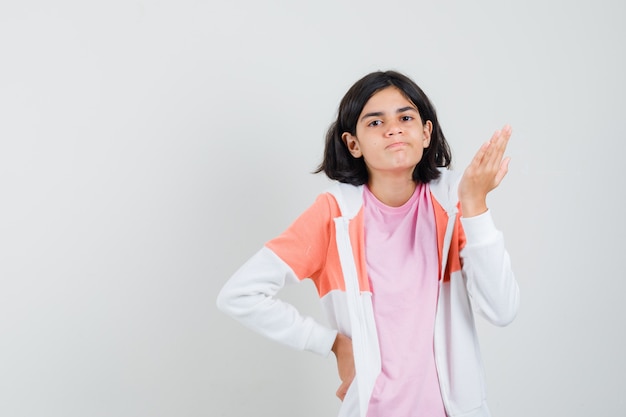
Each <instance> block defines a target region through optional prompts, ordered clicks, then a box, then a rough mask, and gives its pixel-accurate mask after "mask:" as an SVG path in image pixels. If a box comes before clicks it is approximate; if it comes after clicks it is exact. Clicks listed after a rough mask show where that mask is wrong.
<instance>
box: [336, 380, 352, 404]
mask: <svg viewBox="0 0 626 417" xmlns="http://www.w3.org/2000/svg"><path fill="white" fill-rule="evenodd" d="M349 386H350V384H349V383H348V382H346V381H343V382H342V383H341V385H340V386H339V388H338V389H337V392H336V393H335V395H337V397H338V398H339V399H340V400H341V401H343V399H344V398H345V397H346V394H347V393H348V387H349Z"/></svg>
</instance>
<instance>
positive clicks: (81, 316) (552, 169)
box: [0, 0, 626, 417]
mask: <svg viewBox="0 0 626 417" xmlns="http://www.w3.org/2000/svg"><path fill="white" fill-rule="evenodd" d="M625 12H626V6H625V4H624V3H623V2H620V1H610V0H600V1H594V2H569V1H559V0H542V1H539V0H529V1H524V2H512V1H495V0H493V1H486V0H482V1H478V2H466V1H446V2H437V1H430V2H425V1H424V2H423V1H408V0H391V1H387V2H381V1H375V2H374V1H369V0H368V1H335V0H319V1H315V2H294V1H266V2H259V1H253V0H244V1H239V2H237V1H233V2H217V1H209V2H207V1H202V0H194V1H191V0H184V1H173V0H161V1H119V0H118V1H107V2H104V1H102V2H85V1H55V2H46V1H42V0H39V1H7V0H5V1H3V2H2V3H0V415H2V416H6V417H32V416H42V417H48V416H50V417H53V416H54V417H85V416H89V417H99V416H120V417H121V416H123V417H147V416H150V417H161V416H168V417H169V416H177V417H180V416H185V417H196V416H212V417H214V416H215V417H217V416H285V417H287V416H289V417H292V416H302V417H307V416H311V417H313V416H332V415H335V413H336V411H337V409H338V407H339V401H338V400H337V399H336V398H335V397H334V392H335V389H336V388H337V384H338V382H339V380H338V377H337V375H336V371H335V367H334V358H332V357H329V358H321V357H318V356H315V355H314V354H310V353H303V352H296V351H292V350H290V349H289V348H285V347H283V346H280V345H277V344H275V343H273V342H269V341H267V340H265V339H263V338H262V337H260V336H258V335H256V334H255V333H253V332H251V331H249V330H247V329H244V328H243V327H242V326H240V325H239V324H237V323H236V322H235V321H233V320H232V319H230V318H228V317H225V316H223V315H222V314H220V313H219V312H218V311H217V309H216V308H215V297H216V295H217V291H218V290H219V289H220V288H221V286H222V285H223V283H224V282H225V281H226V279H228V277H229V276H230V275H231V274H232V273H233V272H234V271H235V270H236V269H237V268H238V267H239V265H241V264H242V263H243V262H244V261H245V260H246V259H247V258H248V257H249V256H251V255H252V254H253V253H254V252H255V251H256V250H258V249H259V248H260V247H261V245H262V244H263V243H264V242H265V241H267V240H269V239H270V238H272V237H274V236H275V235H277V234H278V233H280V232H281V231H282V230H283V229H284V228H285V227H287V226H288V225H289V223H290V222H291V221H293V220H294V219H295V218H296V216H297V215H298V214H299V213H300V212H301V211H302V210H304V209H305V208H306V207H307V206H308V205H309V204H311V203H312V202H313V199H314V198H315V196H316V195H317V194H318V193H319V192H320V191H322V190H323V189H324V188H325V187H326V186H327V185H328V182H327V181H326V180H325V179H324V177H322V176H320V175H312V174H310V172H311V171H313V170H314V169H315V167H316V166H317V164H318V163H319V161H320V157H321V153H322V149H323V136H324V133H325V130H326V128H327V127H328V125H329V123H330V122H331V121H332V119H333V117H334V116H335V114H336V113H335V112H336V109H337V105H338V103H339V100H340V98H341V96H342V95H343V94H344V93H345V91H346V90H347V88H348V87H349V86H350V85H351V84H352V83H353V82H355V81H356V80H357V79H358V78H360V77H361V76H363V75H365V74H366V73H368V72H370V71H373V70H378V69H383V70H384V69H396V70H399V71H402V72H404V73H406V74H407V75H409V76H410V77H412V78H413V79H414V80H415V81H416V82H417V83H418V84H420V86H422V88H423V89H424V90H425V91H426V92H427V94H428V95H429V96H430V98H431V99H432V101H433V102H434V103H435V106H436V107H437V110H438V112H439V116H440V120H441V123H442V126H443V129H444V132H445V133H446V136H447V138H448V140H449V142H450V143H451V145H452V149H453V152H454V159H455V167H456V168H457V169H462V168H463V167H464V166H465V164H466V163H467V162H468V161H469V159H470V158H471V156H472V155H473V153H474V151H475V150H476V149H478V147H479V146H480V144H481V143H482V142H483V141H485V140H487V139H488V138H489V136H490V135H491V133H492V132H493V131H494V130H495V129H497V128H499V127H501V126H502V125H503V124H505V123H510V124H511V125H512V126H513V129H514V134H513V137H512V139H511V142H510V147H509V152H508V154H509V155H510V156H511V157H512V162H511V166H510V174H509V175H508V176H507V178H506V179H505V181H504V182H503V184H502V186H501V187H500V188H498V189H497V190H496V191H494V193H493V194H492V195H491V196H490V200H489V204H490V207H491V208H492V210H493V212H494V216H495V218H496V222H497V225H498V227H499V228H500V229H501V230H502V231H503V232H504V234H505V239H506V241H507V246H508V249H509V252H510V253H511V256H512V260H513V266H514V269H515V271H516V275H517V278H518V280H519V283H520V287H521V291H522V304H521V310H520V314H519V316H518V318H517V320H516V321H515V322H514V323H513V324H512V325H511V326H509V327H507V328H503V329H499V328H493V327H490V326H487V325H486V324H484V323H482V322H481V323H479V326H480V328H479V331H480V334H481V341H482V348H483V354H484V358H485V365H486V370H487V379H488V396H489V401H490V404H491V408H492V411H493V414H494V416H508V417H526V416H529V415H532V416H555V415H563V416H570V417H573V416H580V417H587V416H590V415H614V416H617V415H624V409H626V403H625V400H624V396H623V392H624V388H625V387H626V377H625V376H624V375H626V361H625V360H624V352H625V351H626V340H625V338H624V320H625V319H626V313H625V311H624V299H625V294H626V279H625V278H626V276H625V274H624V268H623V257H624V255H623V249H624V243H623V236H624V235H625V233H626V227H625V222H624V215H623V210H624V207H623V204H624V184H623V177H624V173H623V172H624V169H623V167H622V161H623V159H624V154H625V152H626V145H625V142H626V137H625V135H624V129H623V123H624V113H625V111H626V98H625V97H626V85H625V82H624V74H625V73H626V53H625V48H624V41H625V40H626V26H624V24H623V20H624V16H625V15H626V13H625ZM284 297H285V298H286V299H288V300H290V301H293V302H294V303H297V304H298V306H299V307H300V308H301V310H302V311H303V312H304V313H306V314H311V315H313V316H315V317H317V318H319V319H320V320H323V317H322V316H321V312H320V309H319V306H318V305H317V300H316V296H315V292H314V289H313V287H312V285H309V283H305V284H303V285H301V286H297V287H296V288H293V289H292V288H290V289H288V290H286V291H285V292H284Z"/></svg>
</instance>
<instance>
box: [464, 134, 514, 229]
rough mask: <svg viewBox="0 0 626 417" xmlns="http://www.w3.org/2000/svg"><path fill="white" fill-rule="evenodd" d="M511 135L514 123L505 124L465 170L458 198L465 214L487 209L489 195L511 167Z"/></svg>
mask: <svg viewBox="0 0 626 417" xmlns="http://www.w3.org/2000/svg"><path fill="white" fill-rule="evenodd" d="M510 137H511V126H509V125H505V126H504V127H503V128H502V129H501V130H497V131H496V132H495V133H494V134H493V136H491V139H490V140H489V141H488V142H485V143H484V144H483V145H482V146H481V147H480V149H479V150H478V152H476V155H475V156H474V158H473V159H472V161H471V162H470V164H469V165H468V166H467V168H466V169H465V172H464V173H463V177H462V178H461V182H460V183H459V201H460V203H461V210H462V212H463V217H472V216H477V215H479V214H482V213H484V212H485V211H487V194H488V193H489V192H490V191H491V190H493V189H494V188H496V187H497V186H498V185H499V184H500V182H501V181H502V179H503V178H504V176H505V175H506V173H507V172H508V169H509V160H510V158H509V157H506V158H505V157H504V151H505V150H506V146H507V144H508V142H509V138H510Z"/></svg>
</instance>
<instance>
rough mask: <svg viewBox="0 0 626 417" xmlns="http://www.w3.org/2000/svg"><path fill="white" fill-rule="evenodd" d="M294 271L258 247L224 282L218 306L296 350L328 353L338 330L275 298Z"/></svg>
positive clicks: (242, 321)
mask: <svg viewBox="0 0 626 417" xmlns="http://www.w3.org/2000/svg"><path fill="white" fill-rule="evenodd" d="M286 280H291V281H297V279H296V277H295V276H294V275H293V271H291V269H290V268H289V266H287V265H286V264H285V263H284V262H282V261H281V260H280V258H278V257H277V256H276V255H275V254H274V253H273V252H272V251H271V250H269V249H267V248H263V249H261V250H260V251H259V252H257V254H255V255H254V256H253V257H252V258H250V260H248V262H246V263H245V264H244V265H243V266H242V267H241V268H239V270H238V271H237V272H236V273H235V274H234V275H233V276H232V277H231V278H230V279H229V280H228V282H227V283H226V284H225V285H224V287H223V288H222V290H221V291H220V294H219V296H218V298H217V306H218V308H219V309H220V310H221V311H222V312H224V313H226V314H228V315H229V316H231V317H233V318H234V319H236V320H237V321H239V322H240V323H242V324H243V325H245V326H246V327H248V328H250V329H252V330H254V331H256V332H258V333H260V334H262V335H264V336H266V337H268V338H270V339H273V340H276V341H278V342H281V343H284V344H286V345H288V346H290V347H293V348H295V349H299V350H308V351H312V352H315V353H318V354H320V355H324V356H326V355H328V353H329V352H330V350H331V347H332V345H333V342H334V340H335V337H336V334H337V332H336V331H334V330H332V329H329V328H327V327H325V326H322V325H321V324H319V323H317V322H316V321H315V320H313V319H312V318H310V317H305V316H302V315H301V314H300V313H299V312H298V310H297V309H296V308H295V307H294V306H293V305H291V304H289V303H286V302H284V301H282V300H279V299H278V298H276V297H275V296H276V294H277V293H278V291H279V290H280V289H281V288H282V287H283V286H284V285H285V281H286Z"/></svg>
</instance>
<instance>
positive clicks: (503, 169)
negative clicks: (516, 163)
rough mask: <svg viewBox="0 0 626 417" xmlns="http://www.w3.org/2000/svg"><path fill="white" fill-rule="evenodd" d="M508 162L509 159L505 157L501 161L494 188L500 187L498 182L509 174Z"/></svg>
mask: <svg viewBox="0 0 626 417" xmlns="http://www.w3.org/2000/svg"><path fill="white" fill-rule="evenodd" d="M510 161H511V158H510V157H508V156H507V157H506V158H504V160H503V161H502V164H500V169H499V170H498V172H497V173H496V178H495V186H496V187H497V186H498V185H500V182H501V181H502V180H503V179H504V177H505V175H506V174H507V173H508V172H509V162H510Z"/></svg>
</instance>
